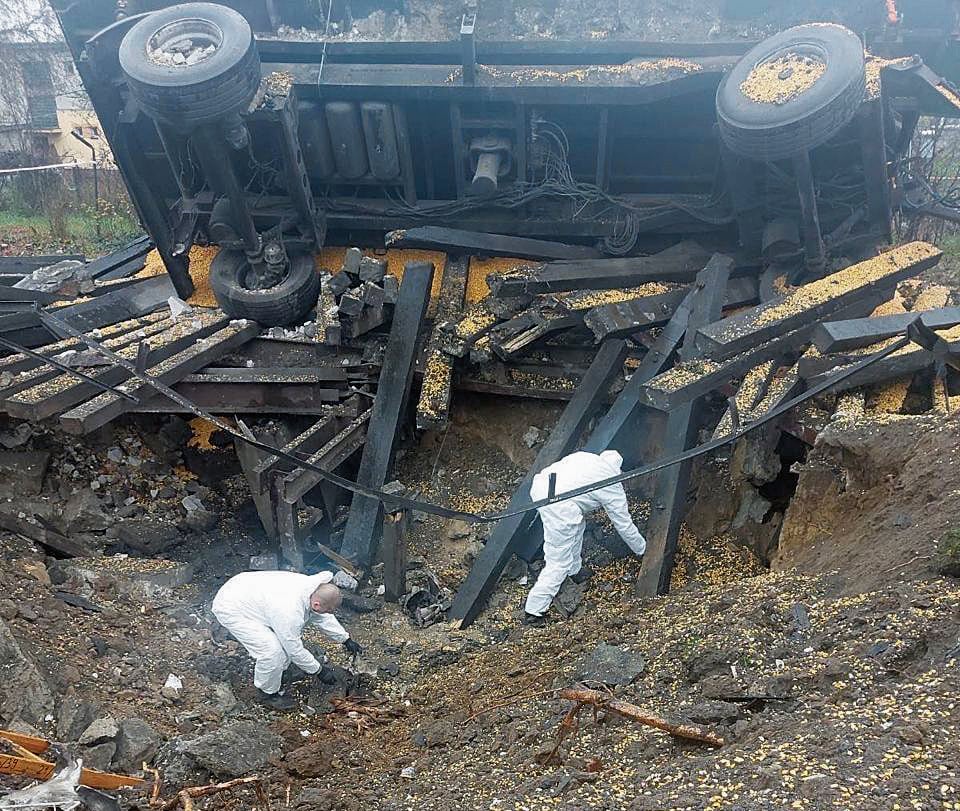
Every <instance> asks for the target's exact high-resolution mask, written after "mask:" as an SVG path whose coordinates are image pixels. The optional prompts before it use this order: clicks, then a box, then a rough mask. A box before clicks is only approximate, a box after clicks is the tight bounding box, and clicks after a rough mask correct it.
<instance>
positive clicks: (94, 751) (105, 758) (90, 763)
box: [81, 741, 117, 771]
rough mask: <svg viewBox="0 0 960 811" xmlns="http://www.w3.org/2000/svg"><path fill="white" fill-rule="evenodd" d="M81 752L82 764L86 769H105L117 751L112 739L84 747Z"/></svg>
mask: <svg viewBox="0 0 960 811" xmlns="http://www.w3.org/2000/svg"><path fill="white" fill-rule="evenodd" d="M81 753H82V755H83V765H84V766H86V767H87V768H88V769H99V770H100V771H106V770H107V769H109V768H110V764H111V763H112V762H113V757H114V755H115V754H116V753H117V745H116V744H115V743H114V742H113V741H107V742H106V743H100V744H97V745H96V746H87V747H84V748H83V749H82V750H81Z"/></svg>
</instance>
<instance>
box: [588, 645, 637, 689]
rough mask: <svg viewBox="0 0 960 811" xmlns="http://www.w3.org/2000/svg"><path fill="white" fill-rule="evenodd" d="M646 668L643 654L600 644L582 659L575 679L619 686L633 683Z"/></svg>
mask: <svg viewBox="0 0 960 811" xmlns="http://www.w3.org/2000/svg"><path fill="white" fill-rule="evenodd" d="M646 667H647V661H646V659H645V658H644V657H643V654H641V653H637V652H636V651H630V650H625V649H624V648H618V647H617V646H615V645H608V644H607V643H606V642H601V643H599V644H598V645H597V647H595V648H594V649H593V650H592V651H590V652H589V653H588V654H587V655H586V656H585V657H584V658H583V661H582V663H581V665H580V668H579V670H578V675H577V678H578V679H579V680H581V681H590V682H599V683H601V684H609V685H612V686H621V685H625V684H630V683H632V682H633V681H635V680H636V678H637V677H638V676H639V675H640V674H641V673H643V671H644V670H645V669H646Z"/></svg>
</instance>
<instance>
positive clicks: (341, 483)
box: [40, 312, 910, 523]
mask: <svg viewBox="0 0 960 811" xmlns="http://www.w3.org/2000/svg"><path fill="white" fill-rule="evenodd" d="M40 318H41V320H42V321H45V322H49V324H50V325H51V326H55V327H57V328H58V329H62V330H65V331H66V332H67V333H68V334H70V335H72V336H73V337H75V338H79V339H80V340H82V341H83V342H84V343H86V344H87V346H89V347H90V348H91V349H93V350H95V351H98V352H100V353H101V354H103V355H104V357H107V358H109V359H110V360H113V361H114V362H115V363H117V364H118V365H119V366H121V367H122V368H124V369H126V370H127V371H128V372H130V374H131V375H133V376H134V377H136V378H137V379H138V380H140V381H142V382H143V383H146V384H147V385H148V386H151V387H152V388H154V389H156V390H157V391H158V392H160V393H161V394H163V395H164V396H165V397H168V398H169V399H171V400H173V401H174V402H175V403H177V404H178V405H180V406H182V407H183V408H186V409H187V410H188V411H190V412H191V413H193V414H196V415H197V416H198V417H201V418H203V419H205V420H209V421H210V422H212V423H213V424H214V425H216V426H217V427H218V428H219V429H220V430H221V431H225V432H226V433H228V434H230V435H231V436H233V437H235V438H236V439H239V440H241V441H242V442H246V443H247V444H248V445H251V446H253V447H254V448H257V449H259V450H262V451H264V452H265V453H269V454H271V455H272V456H278V457H280V458H281V459H286V460H287V461H289V462H292V463H293V464H295V465H297V466H298V467H302V468H305V469H307V470H310V471H313V472H314V473H317V474H318V475H319V476H320V477H321V478H323V479H325V480H326V481H328V482H330V483H331V484H335V485H337V486H338V487H341V488H343V489H344V490H347V491H349V492H351V493H354V494H356V495H361V496H365V497H366V498H372V499H376V500H377V501H380V502H382V503H383V504H384V505H389V506H391V507H394V508H396V507H402V508H404V509H409V510H419V511H420V512H425V513H430V514H432V515H437V516H440V517H441V518H456V519H460V520H463V521H468V522H471V523H489V522H493V521H501V520H503V519H504V518H512V517H514V516H518V515H523V514H524V513H528V512H530V511H531V510H534V509H538V508H540V507H545V506H547V505H548V504H556V503H557V502H560V501H566V500H567V499H570V498H574V497H576V496H581V495H586V494H587V493H592V492H593V491H594V490H599V489H601V488H603V487H609V486H610V485H612V484H620V483H622V482H625V481H629V480H630V479H636V478H639V477H640V476H646V475H649V474H650V473H656V472H657V471H659V470H664V469H665V468H668V467H672V466H673V465H676V464H679V463H680V462H686V461H688V460H691V459H695V458H696V457H697V456H702V455H703V454H706V453H710V452H711V451H714V450H716V449H717V448H721V447H723V446H724V445H727V444H729V443H731V442H734V441H736V440H737V439H739V438H740V437H742V436H744V435H745V434H747V433H748V432H750V431H752V430H753V429H754V428H758V427H760V426H761V425H764V424H766V423H768V422H770V421H771V420H773V419H775V418H777V417H779V416H780V415H781V414H784V413H786V412H787V411H789V410H790V409H791V408H794V407H795V406H797V405H799V404H800V403H803V402H805V401H806V400H809V399H810V398H811V397H816V396H817V395H818V394H821V393H822V392H824V391H826V390H827V389H829V388H831V387H833V386H835V385H836V384H837V383H840V382H842V381H844V380H846V379H847V378H848V377H850V376H851V375H854V374H856V373H857V372H859V371H861V370H863V369H865V368H867V367H868V366H870V365H872V364H873V363H876V362H877V361H879V360H883V359H884V358H885V357H887V356H888V355H891V354H893V353H894V352H896V351H898V350H900V349H902V348H903V347H905V346H907V345H908V344H909V343H910V338H908V337H906V336H904V337H903V338H901V339H900V340H899V341H896V342H895V343H893V344H891V345H890V346H888V347H886V348H885V349H882V350H880V351H878V352H875V353H874V354H872V355H868V356H867V357H865V358H864V359H863V360H861V361H859V362H857V363H855V364H853V365H852V366H848V367H846V368H845V369H844V370H843V371H840V372H838V373H837V374H835V375H833V376H832V377H830V378H828V379H827V380H825V381H823V382H822V383H820V384H818V385H816V386H814V387H813V388H812V389H809V390H808V391H805V392H803V393H802V394H799V395H797V396H796V397H793V398H792V399H790V400H786V401H784V402H783V403H781V404H780V405H779V406H777V407H776V408H773V409H771V410H770V411H768V412H767V413H766V414H764V415H762V416H761V417H758V418H757V419H756V420H754V421H753V422H750V423H748V424H747V425H745V426H743V427H741V428H740V430H738V431H735V432H734V433H732V434H729V435H728V436H725V437H721V438H720V439H714V440H711V441H710V442H707V443H705V444H703V445H698V446H696V447H694V448H691V449H690V450H687V451H684V452H683V453H680V454H677V455H676V456H673V457H670V458H669V459H663V460H660V461H658V462H655V463H654V464H650V465H644V466H642V467H638V468H634V469H633V470H629V471H627V472H625V473H620V474H618V475H617V476H611V477H610V478H609V479H603V480H602V481H598V482H594V483H593V484H589V485H585V486H583V487H579V488H577V489H575V490H568V491H565V492H563V493H560V494H558V495H556V496H554V497H553V498H545V499H540V500H539V501H531V502H530V503H529V504H524V505H521V506H520V507H517V508H515V509H513V510H507V511H505V512H498V513H492V514H489V515H479V514H475V513H469V512H462V511H460V510H452V509H450V508H449V507H441V506H440V505H439V504H431V503H430V502H426V501H419V500H417V499H412V498H406V497H404V496H398V495H396V494H394V493H385V492H383V491H382V490H376V489H374V488H372V487H366V486H364V485H362V484H357V483H356V482H351V481H350V480H349V479H344V478H343V477H341V476H338V475H336V474H335V473H331V472H330V471H328V470H324V469H323V468H321V467H319V466H318V465H314V464H312V463H311V462H310V461H309V460H308V459H304V458H302V457H301V456H299V455H297V454H292V453H288V452H287V451H284V450H283V449H282V448H276V447H274V446H273V445H269V444H267V443H266V442H261V441H260V440H258V439H256V438H254V437H252V436H248V435H247V434H244V433H242V432H240V431H237V430H236V429H234V428H233V427H232V426H231V425H228V424H227V423H226V422H224V421H223V420H221V419H219V418H217V417H215V416H214V415H212V414H210V413H209V412H207V411H204V410H203V409H202V408H200V407H199V406H198V405H196V403H194V402H192V401H191V400H188V399H187V398H186V397H184V396H183V395H181V394H179V393H178V392H176V391H174V390H173V389H172V388H170V387H169V386H167V385H165V384H164V383H161V382H160V381H159V380H157V379H156V378H154V377H151V376H150V375H148V374H147V373H146V372H144V371H142V370H140V369H137V368H136V366H135V365H134V364H132V363H130V362H129V361H128V360H127V359H126V358H123V357H120V356H119V355H117V354H116V353H115V352H112V351H110V350H109V349H107V348H106V347H104V346H103V345H101V344H99V343H98V342H97V341H94V340H93V339H92V338H89V337H88V336H86V335H84V334H83V333H82V332H80V331H79V330H77V329H75V328H74V327H72V326H70V325H68V324H66V323H64V322H63V321H61V320H60V319H59V318H57V317H56V316H54V315H52V314H50V313H48V312H42V313H41V314H40Z"/></svg>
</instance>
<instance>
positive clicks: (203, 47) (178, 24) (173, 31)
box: [147, 18, 223, 68]
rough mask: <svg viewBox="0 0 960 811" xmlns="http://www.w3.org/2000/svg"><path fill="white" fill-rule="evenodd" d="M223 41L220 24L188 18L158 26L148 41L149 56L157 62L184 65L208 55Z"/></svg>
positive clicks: (166, 65)
mask: <svg viewBox="0 0 960 811" xmlns="http://www.w3.org/2000/svg"><path fill="white" fill-rule="evenodd" d="M222 44H223V31H221V30H220V27H219V26H217V25H214V24H213V23H212V22H210V21H209V20H201V19H198V18H188V19H184V20H176V21H174V22H171V23H167V24H166V25H164V26H162V27H161V28H159V29H157V31H156V32H155V33H154V34H153V36H152V37H150V40H149V41H148V43H147V56H148V57H149V58H150V60H151V61H152V62H154V63H156V64H158V65H164V66H165V67H180V68H185V67H190V66H191V65H196V64H198V63H200V62H203V61H204V60H205V59H209V58H210V57H211V56H213V54H214V53H216V51H217V49H218V48H220V46H221V45H222Z"/></svg>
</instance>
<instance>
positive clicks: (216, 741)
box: [178, 721, 282, 777]
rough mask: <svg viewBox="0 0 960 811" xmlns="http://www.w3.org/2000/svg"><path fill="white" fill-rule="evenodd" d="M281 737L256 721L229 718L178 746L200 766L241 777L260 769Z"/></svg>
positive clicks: (211, 771)
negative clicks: (226, 721)
mask: <svg viewBox="0 0 960 811" xmlns="http://www.w3.org/2000/svg"><path fill="white" fill-rule="evenodd" d="M281 744H282V739H281V738H280V736H279V735H277V734H276V733H274V732H271V731H270V730H269V729H267V728H266V727H264V725H263V724H262V723H259V722H257V721H230V722H228V723H226V724H223V725H221V726H220V727H218V728H217V729H214V730H213V731H211V732H208V733H206V734H204V735H200V736H198V737H196V738H193V739H191V740H186V741H181V742H180V744H179V746H178V748H179V749H180V751H182V752H184V753H186V754H187V755H188V756H189V757H190V758H191V759H192V760H193V761H194V762H195V763H196V765H197V766H199V767H200V768H202V769H206V770H207V771H208V772H210V773H211V774H213V775H217V776H223V777H242V776H243V775H245V774H250V772H255V771H257V770H258V769H262V768H263V767H264V766H265V765H266V763H267V760H268V759H269V758H270V756H271V755H273V754H275V753H277V752H279V751H280V749H281Z"/></svg>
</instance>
